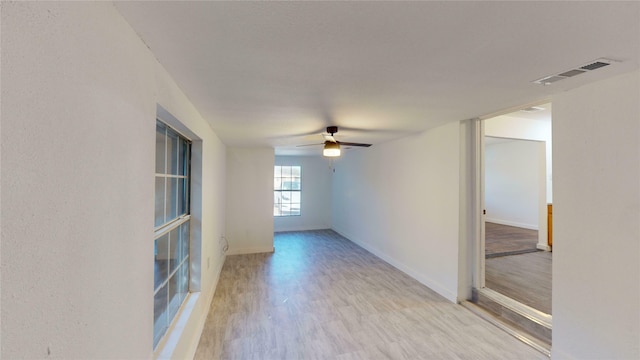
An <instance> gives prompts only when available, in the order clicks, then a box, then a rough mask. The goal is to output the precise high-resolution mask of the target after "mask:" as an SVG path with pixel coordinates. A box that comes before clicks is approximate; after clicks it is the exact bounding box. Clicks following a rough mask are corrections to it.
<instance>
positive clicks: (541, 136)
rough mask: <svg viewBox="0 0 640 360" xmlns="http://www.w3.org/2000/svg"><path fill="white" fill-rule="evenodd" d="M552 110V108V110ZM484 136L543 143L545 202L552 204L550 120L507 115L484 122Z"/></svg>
mask: <svg viewBox="0 0 640 360" xmlns="http://www.w3.org/2000/svg"><path fill="white" fill-rule="evenodd" d="M552 109H553V108H552ZM484 129H485V131H484V132H485V135H486V136H493V137H501V138H511V139H523V140H536V141H544V142H545V156H546V173H547V175H546V179H547V186H546V187H547V189H546V193H547V196H546V201H547V203H552V202H553V181H552V180H553V145H552V144H553V142H552V136H551V119H548V120H536V119H527V118H521V117H516V116H515V115H512V114H508V115H502V116H497V117H494V118H490V119H487V120H485V121H484Z"/></svg>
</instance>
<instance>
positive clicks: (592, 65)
mask: <svg viewBox="0 0 640 360" xmlns="http://www.w3.org/2000/svg"><path fill="white" fill-rule="evenodd" d="M615 62H618V61H617V60H612V59H605V58H601V59H597V60H594V61H591V62H589V63H587V64H585V65H582V66H578V67H576V68H575V69H571V70H567V71H565V72H561V73H559V74H555V75H551V76H545V77H543V78H542V79H538V80H534V81H533V83H535V84H540V85H550V84H552V83H554V82H556V81H560V80H564V79H567V78H570V77H573V76H576V75H580V74H584V73H586V72H589V71H593V70H597V69H600V68H602V67H605V66H608V65H611V64H613V63H615Z"/></svg>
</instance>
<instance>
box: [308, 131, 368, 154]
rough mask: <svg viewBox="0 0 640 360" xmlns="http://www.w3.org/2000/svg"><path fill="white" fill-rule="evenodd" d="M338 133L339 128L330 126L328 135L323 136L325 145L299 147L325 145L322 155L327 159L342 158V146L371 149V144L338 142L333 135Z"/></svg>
mask: <svg viewBox="0 0 640 360" xmlns="http://www.w3.org/2000/svg"><path fill="white" fill-rule="evenodd" d="M337 132H338V127H337V126H328V127H327V133H328V134H322V136H323V137H324V143H323V144H308V145H298V146H313V145H324V149H323V150H322V155H324V156H327V157H338V156H340V145H344V146H359V147H369V146H371V144H363V143H354V142H345V141H338V140H336V139H335V138H334V137H333V134H335V133H337Z"/></svg>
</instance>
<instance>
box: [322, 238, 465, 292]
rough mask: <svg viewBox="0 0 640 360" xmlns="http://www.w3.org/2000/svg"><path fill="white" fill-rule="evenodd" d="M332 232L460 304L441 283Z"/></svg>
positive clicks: (376, 250) (378, 251)
mask: <svg viewBox="0 0 640 360" xmlns="http://www.w3.org/2000/svg"><path fill="white" fill-rule="evenodd" d="M332 230H333V231H335V232H337V233H338V234H340V235H342V236H343V237H344V238H346V239H347V240H349V241H351V242H353V243H355V244H357V245H358V246H360V247H361V248H363V249H365V250H367V251H368V252H370V253H372V254H373V255H375V256H377V257H379V258H380V259H382V260H384V261H385V262H386V263H388V264H389V265H391V266H393V267H395V268H396V269H398V270H400V271H402V272H403V273H405V274H407V275H409V276H411V277H412V278H414V279H416V280H418V282H420V283H421V284H422V285H424V286H426V287H428V288H429V289H431V290H433V291H435V292H437V293H438V294H440V295H442V296H443V297H444V298H446V299H447V300H449V301H451V302H452V303H457V302H458V297H457V295H456V294H454V293H453V292H451V291H450V290H449V289H447V288H446V287H444V286H442V285H441V284H440V283H438V282H436V281H433V280H432V279H430V278H428V277H426V276H424V275H422V274H420V273H418V272H417V271H414V270H413V269H411V268H410V267H409V266H407V265H405V264H403V263H402V262H400V261H398V260H396V259H394V258H392V257H391V256H388V255H387V254H385V253H383V252H382V251H380V250H379V249H377V248H375V247H372V246H370V245H369V244H367V243H364V242H362V241H359V240H358V239H357V238H356V237H354V236H350V235H349V234H347V233H343V232H340V231H338V230H335V229H332Z"/></svg>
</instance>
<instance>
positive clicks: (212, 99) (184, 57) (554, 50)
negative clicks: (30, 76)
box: [116, 1, 640, 154]
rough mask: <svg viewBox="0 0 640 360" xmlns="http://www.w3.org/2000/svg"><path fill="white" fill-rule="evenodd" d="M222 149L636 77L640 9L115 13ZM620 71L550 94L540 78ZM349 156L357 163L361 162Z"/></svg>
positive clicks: (439, 118)
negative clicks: (580, 70)
mask: <svg viewBox="0 0 640 360" xmlns="http://www.w3.org/2000/svg"><path fill="white" fill-rule="evenodd" d="M116 7H117V8H118V10H119V11H120V13H121V14H122V15H123V16H124V17H125V19H126V20H127V21H128V22H129V23H130V24H131V26H132V27H133V28H134V30H135V31H137V32H138V34H139V35H140V36H141V37H142V39H143V40H144V41H145V43H146V44H147V45H148V46H149V48H150V49H151V51H152V52H153V53H154V54H155V56H156V57H157V59H158V60H159V62H160V63H161V64H162V65H163V66H164V67H165V68H166V69H167V71H168V72H169V73H170V74H171V75H172V76H173V78H174V79H175V80H176V82H177V83H178V85H179V86H180V87H181V88H182V89H183V91H184V92H185V93H186V95H187V96H188V97H189V99H190V100H191V101H192V102H193V104H194V105H195V106H196V107H197V108H198V109H199V110H200V112H201V114H202V116H203V117H204V118H205V119H206V120H207V121H209V122H210V124H211V126H212V128H213V129H214V130H215V131H216V133H217V134H218V136H219V137H220V138H221V139H222V141H223V142H224V143H225V144H227V145H230V146H271V147H274V148H276V153H277V154H319V153H320V150H319V149H318V148H315V147H305V148H297V147H296V146H295V145H298V144H307V143H316V142H317V143H319V142H322V137H321V136H320V135H318V134H319V133H321V132H323V131H324V128H325V127H326V126H328V125H338V126H340V128H341V130H340V131H339V133H338V134H337V135H336V138H337V139H338V140H342V141H351V142H368V143H373V144H374V146H375V144H379V143H381V142H385V141H389V140H392V139H395V138H398V137H401V136H405V135H408V134H410V133H413V132H418V131H423V130H426V129H429V128H432V127H435V126H437V125H440V124H442V123H444V122H449V121H459V120H464V119H468V118H473V117H481V116H484V115H487V114H492V113H497V112H500V111H502V110H504V109H513V108H514V107H517V106H522V105H529V104H532V103H536V102H541V101H544V100H545V99H549V98H550V96H551V95H552V94H554V93H557V92H562V91H566V90H567V89H571V88H575V87H578V86H581V85H583V84H586V83H589V82H593V81H596V80H599V79H603V78H606V77H610V76H613V75H616V74H619V73H623V72H627V71H630V70H633V69H636V68H638V66H639V63H640V61H639V58H640V2H608V1H605V2H503V1H500V2H433V1H429V2H207V1H204V2H171V1H169V2H167V1H158V2H155V1H141V2H132V1H127V2H116ZM601 57H608V58H613V59H616V60H621V62H619V63H616V64H615V65H612V66H608V67H605V68H602V69H600V70H597V71H594V72H590V73H586V74H583V75H579V76H576V77H573V78H570V79H567V80H563V81H560V82H557V83H554V84H552V85H549V86H541V85H536V84H533V83H532V81H533V80H536V79H539V78H541V77H544V76H547V75H552V74H556V73H559V72H563V71H566V70H569V69H572V68H574V67H576V66H580V65H583V64H585V63H587V62H590V61H592V60H595V59H598V58H601ZM352 151H366V149H358V150H352Z"/></svg>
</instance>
